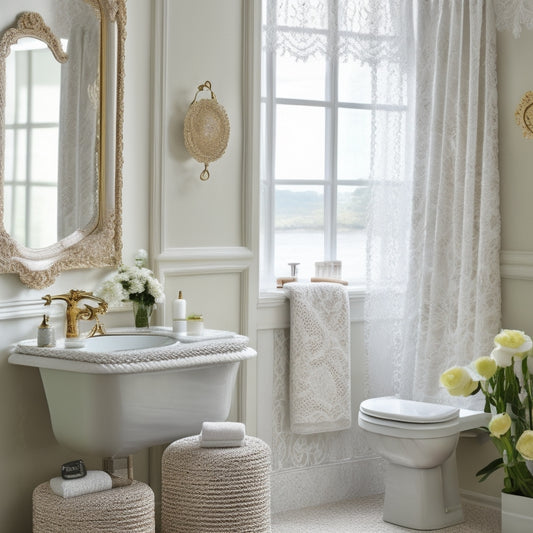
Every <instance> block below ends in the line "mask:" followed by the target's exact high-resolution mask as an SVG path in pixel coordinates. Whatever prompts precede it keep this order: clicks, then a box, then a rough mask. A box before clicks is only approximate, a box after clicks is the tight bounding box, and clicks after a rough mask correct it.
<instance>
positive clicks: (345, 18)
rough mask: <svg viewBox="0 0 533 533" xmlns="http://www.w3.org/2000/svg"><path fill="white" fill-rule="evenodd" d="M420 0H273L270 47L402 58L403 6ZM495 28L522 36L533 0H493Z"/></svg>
mask: <svg viewBox="0 0 533 533" xmlns="http://www.w3.org/2000/svg"><path fill="white" fill-rule="evenodd" d="M411 2H412V3H415V2H416V0H357V1H354V0H268V1H267V9H266V21H265V45H266V48H267V50H268V51H277V52H278V53H280V54H289V55H291V56H292V57H295V58H296V59H300V60H304V61H305V60H306V59H308V58H310V57H313V56H317V55H322V56H326V57H329V58H333V57H335V58H338V59H339V60H341V61H344V60H358V61H364V62H379V61H383V60H385V59H388V60H390V61H398V60H400V59H401V51H402V50H403V46H402V43H401V41H400V38H399V35H400V34H401V31H400V28H399V26H400V24H401V21H403V20H405V18H404V17H402V11H403V10H404V9H406V7H408V5H409V4H410V3H411ZM493 6H494V14H495V20H496V28H497V29H498V30H499V31H507V30H509V31H512V32H513V35H514V36H515V37H519V36H520V33H521V31H522V28H527V29H529V30H531V29H533V0H493Z"/></svg>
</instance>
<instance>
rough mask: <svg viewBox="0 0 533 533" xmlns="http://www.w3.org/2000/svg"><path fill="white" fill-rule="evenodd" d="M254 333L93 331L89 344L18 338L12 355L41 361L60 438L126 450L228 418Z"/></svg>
mask: <svg viewBox="0 0 533 533" xmlns="http://www.w3.org/2000/svg"><path fill="white" fill-rule="evenodd" d="M247 343H248V339H247V338H246V337H242V336H239V335H233V337H231V338H225V339H219V340H211V341H203V342H198V343H194V342H188V343H181V342H179V341H178V340H177V339H176V338H175V337H174V336H173V334H172V333H171V332H170V331H168V330H166V331H161V330H159V331H153V332H150V333H146V334H144V333H142V334H139V333H135V332H130V333H128V332H125V333H120V334H111V335H104V336H101V337H91V338H89V339H87V340H86V343H85V346H84V347H83V348H78V349H72V348H64V347H62V346H58V347H56V348H40V347H38V346H36V343H35V339H33V340H29V341H23V342H21V343H19V344H18V345H17V346H16V347H15V348H14V350H13V352H12V353H11V355H10V356H9V362H10V363H11V364H16V365H24V366H29V367H37V368H39V372H40V374H41V379H42V381H43V385H44V391H45V394H46V400H47V402H48V409H49V411H50V419H51V422H52V429H53V432H54V435H55V437H56V439H57V441H58V442H59V443H60V444H62V445H64V446H66V447H67V448H70V449H71V450H74V451H76V452H78V453H81V454H88V455H96V456H98V455H99V456H102V457H121V456H122V457H123V456H126V455H130V454H132V453H135V452H137V451H139V450H141V449H143V448H147V447H149V446H153V445H156V444H164V443H169V442H172V441H173V440H175V439H178V438H181V437H185V436H190V435H194V434H197V433H199V432H200V429H201V426H202V422H204V421H222V420H226V418H227V416H228V413H229V410H230V406H231V399H232V394H233V388H234V385H235V380H236V377H237V371H238V368H239V363H240V361H243V360H245V359H248V358H250V357H255V356H256V355H257V353H256V352H255V351H254V350H252V349H251V348H249V347H248V346H247Z"/></svg>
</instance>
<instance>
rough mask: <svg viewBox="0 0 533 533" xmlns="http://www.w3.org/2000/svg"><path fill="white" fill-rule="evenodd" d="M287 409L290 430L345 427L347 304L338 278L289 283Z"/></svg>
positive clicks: (347, 415) (348, 418)
mask: <svg viewBox="0 0 533 533" xmlns="http://www.w3.org/2000/svg"><path fill="white" fill-rule="evenodd" d="M284 287H285V288H286V289H287V291H288V295H289V299H290V365H289V381H290V386H289V391H290V392H289V414H290V427H291V431H292V432H293V433H300V434H311V433H323V432H326V431H338V430H341V429H347V428H349V427H350V426H351V423H352V412H351V387H350V307H349V299H348V291H347V289H346V287H344V286H343V285H339V284H337V283H288V284H286V285H285V286H284Z"/></svg>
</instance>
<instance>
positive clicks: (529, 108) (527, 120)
mask: <svg viewBox="0 0 533 533" xmlns="http://www.w3.org/2000/svg"><path fill="white" fill-rule="evenodd" d="M514 116H515V120H516V123H517V124H518V125H519V126H521V127H522V133H523V135H524V137H525V138H526V139H533V91H528V92H527V93H526V94H524V96H522V100H521V101H520V104H519V106H518V108H517V109H516V111H515V114H514Z"/></svg>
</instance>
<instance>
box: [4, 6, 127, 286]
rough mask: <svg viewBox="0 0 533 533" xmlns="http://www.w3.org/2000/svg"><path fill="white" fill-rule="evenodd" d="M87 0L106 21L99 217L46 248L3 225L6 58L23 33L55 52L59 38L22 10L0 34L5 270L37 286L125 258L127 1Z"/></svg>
mask: <svg viewBox="0 0 533 533" xmlns="http://www.w3.org/2000/svg"><path fill="white" fill-rule="evenodd" d="M84 1H85V2H86V3H88V4H89V5H91V6H92V7H93V8H94V9H95V10H96V11H97V16H98V17H99V20H100V24H101V46H100V95H101V97H100V128H99V134H100V147H99V148H100V149H99V154H98V155H99V167H100V168H99V176H98V194H99V211H98V222H97V224H96V225H95V226H93V227H91V228H86V229H81V230H77V231H74V232H73V233H71V234H70V235H68V236H67V237H65V238H64V239H62V240H60V241H59V242H57V243H55V244H53V245H51V246H48V247H46V248H41V249H32V248H27V247H25V246H23V245H21V244H20V243H18V242H17V241H15V240H14V239H13V238H12V237H11V235H9V234H8V233H7V232H6V230H5V227H4V200H3V199H4V185H3V183H4V143H5V140H4V139H5V135H4V133H5V128H4V114H5V92H6V80H5V75H6V68H5V59H6V57H7V55H8V54H9V51H10V45H11V44H12V43H14V42H16V41H17V40H18V39H20V38H22V37H35V38H37V39H40V40H41V41H44V42H45V43H46V44H47V45H48V46H49V48H50V49H51V50H52V52H53V53H54V55H56V53H58V50H57V49H56V50H54V48H53V46H55V45H52V44H51V43H53V42H54V39H55V38H54V37H53V35H51V32H50V30H49V28H48V27H47V26H46V24H45V23H44V22H43V19H42V18H41V17H40V15H39V14H37V13H31V12H25V13H22V14H21V15H20V16H19V18H18V24H17V26H16V27H13V28H9V29H8V30H6V31H5V32H4V34H3V35H2V36H1V37H0V273H13V274H18V276H19V278H20V281H21V282H22V283H23V284H24V285H26V286H28V287H30V288H33V289H42V288H44V287H48V286H49V285H51V284H52V283H54V281H55V279H56V277H57V276H58V275H59V274H60V273H61V272H63V271H66V270H72V269H80V268H98V267H106V266H117V265H118V264H120V262H121V252H122V163H123V156H122V146H123V132H122V128H123V118H124V44H125V37H126V32H125V28H126V6H125V0H84ZM56 57H57V56H56Z"/></svg>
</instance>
